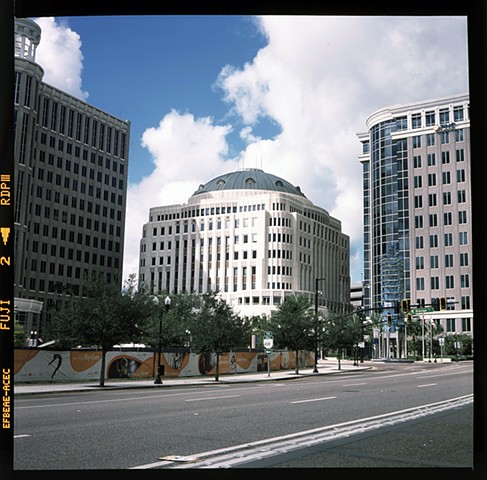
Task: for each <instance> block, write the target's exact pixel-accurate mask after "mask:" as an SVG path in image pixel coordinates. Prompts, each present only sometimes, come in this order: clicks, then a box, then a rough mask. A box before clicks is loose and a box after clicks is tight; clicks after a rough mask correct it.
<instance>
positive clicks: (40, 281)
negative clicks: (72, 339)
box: [14, 19, 130, 334]
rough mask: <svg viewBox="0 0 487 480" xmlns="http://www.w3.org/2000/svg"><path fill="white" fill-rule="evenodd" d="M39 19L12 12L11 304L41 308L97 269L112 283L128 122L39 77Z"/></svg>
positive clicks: (34, 311)
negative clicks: (12, 283) (17, 16)
mask: <svg viewBox="0 0 487 480" xmlns="http://www.w3.org/2000/svg"><path fill="white" fill-rule="evenodd" d="M40 39H41V29H40V27H39V26H38V25H37V24H36V23H35V22H33V21H31V20H27V19H16V20H15V77H14V81H15V90H14V132H15V139H14V142H15V143H14V156H15V159H14V162H15V205H14V229H15V232H14V233H15V236H14V242H15V243H14V252H15V280H14V295H15V311H16V317H17V319H18V320H19V321H20V323H22V324H24V325H25V327H26V329H27V331H31V330H35V331H36V332H38V334H42V332H43V329H44V328H45V326H46V323H47V322H48V320H49V312H50V310H51V309H52V308H56V306H59V305H60V304H62V302H64V301H65V300H66V299H67V298H70V297H71V296H75V297H77V296H80V295H81V294H82V290H81V289H82V282H83V279H84V278H85V277H87V276H91V275H94V274H95V273H100V274H102V275H104V276H105V278H106V281H107V282H113V283H116V284H119V285H121V282H122V266H123V265H122V263H123V262H122V260H123V238H124V223H125V202H126V189H127V173H128V148H129V132H130V123H129V122H128V121H124V120H120V119H118V118H116V117H114V116H112V115H110V114H108V113H105V112H103V111H101V110H99V109H97V108H96V107H93V106H91V105H88V104H87V103H85V102H83V101H81V100H79V99H77V98H75V97H73V96H72V95H69V94H67V93H65V92H63V91H61V90H59V89H57V88H55V87H53V86H51V85H48V84H46V83H43V81H42V78H43V75H44V71H43V69H42V67H41V66H40V65H38V64H37V63H36V61H35V54H36V48H37V46H38V44H39V42H40Z"/></svg>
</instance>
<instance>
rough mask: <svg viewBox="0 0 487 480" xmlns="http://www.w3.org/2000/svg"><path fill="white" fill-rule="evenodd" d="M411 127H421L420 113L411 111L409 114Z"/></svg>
mask: <svg viewBox="0 0 487 480" xmlns="http://www.w3.org/2000/svg"><path fill="white" fill-rule="evenodd" d="M411 124H412V128H421V113H413V114H412V115H411Z"/></svg>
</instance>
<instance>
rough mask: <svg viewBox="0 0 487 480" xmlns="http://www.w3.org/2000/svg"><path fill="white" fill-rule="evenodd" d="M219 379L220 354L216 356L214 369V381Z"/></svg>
mask: <svg viewBox="0 0 487 480" xmlns="http://www.w3.org/2000/svg"><path fill="white" fill-rule="evenodd" d="M219 379H220V354H219V353H217V354H216V369H215V381H216V382H218V380H219Z"/></svg>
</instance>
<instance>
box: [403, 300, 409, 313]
mask: <svg viewBox="0 0 487 480" xmlns="http://www.w3.org/2000/svg"><path fill="white" fill-rule="evenodd" d="M401 310H402V313H408V312H409V300H406V299H404V300H401Z"/></svg>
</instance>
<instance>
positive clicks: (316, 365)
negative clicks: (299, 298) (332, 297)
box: [313, 278, 325, 373]
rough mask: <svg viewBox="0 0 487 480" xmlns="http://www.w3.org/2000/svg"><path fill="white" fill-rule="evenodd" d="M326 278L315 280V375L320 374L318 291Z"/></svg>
mask: <svg viewBox="0 0 487 480" xmlns="http://www.w3.org/2000/svg"><path fill="white" fill-rule="evenodd" d="M324 281H325V279H324V278H316V279H315V322H316V326H315V368H314V370H313V373H318V327H319V321H318V295H319V294H320V291H319V290H318V285H319V282H324Z"/></svg>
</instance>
